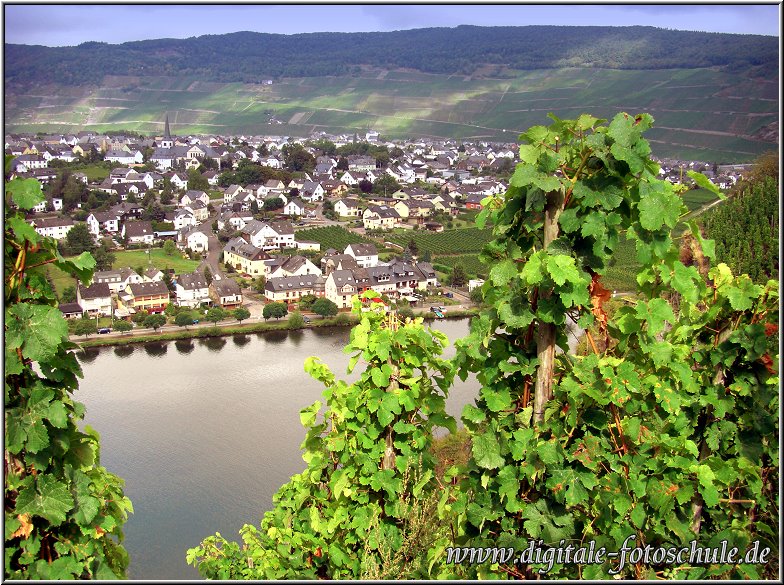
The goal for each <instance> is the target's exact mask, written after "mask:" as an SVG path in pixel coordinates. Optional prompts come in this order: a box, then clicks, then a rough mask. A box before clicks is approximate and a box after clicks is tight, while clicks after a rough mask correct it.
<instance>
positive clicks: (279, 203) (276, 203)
mask: <svg viewBox="0 0 784 585" xmlns="http://www.w3.org/2000/svg"><path fill="white" fill-rule="evenodd" d="M284 205H285V203H283V199H281V198H280V197H268V198H267V199H265V200H264V211H276V210H278V209H283V206H284Z"/></svg>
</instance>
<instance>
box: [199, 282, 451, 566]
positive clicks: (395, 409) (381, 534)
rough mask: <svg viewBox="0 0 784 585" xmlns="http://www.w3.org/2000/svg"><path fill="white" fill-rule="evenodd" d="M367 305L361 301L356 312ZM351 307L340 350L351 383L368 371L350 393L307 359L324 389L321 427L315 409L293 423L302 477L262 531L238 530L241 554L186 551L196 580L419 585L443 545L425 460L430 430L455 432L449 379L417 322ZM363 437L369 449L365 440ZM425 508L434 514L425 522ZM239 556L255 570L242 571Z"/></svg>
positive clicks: (205, 546) (434, 485)
mask: <svg viewBox="0 0 784 585" xmlns="http://www.w3.org/2000/svg"><path fill="white" fill-rule="evenodd" d="M375 294H376V293H374V292H372V291H370V292H369V294H366V295H365V299H366V301H365V302H368V301H369V299H370V298H372V297H373V296H375ZM360 305H361V301H359V300H358V301H357V306H356V307H355V312H356V314H357V315H359V316H360V317H361V322H360V324H359V325H358V326H357V327H355V328H354V329H353V330H352V332H351V340H350V342H349V344H348V346H347V348H346V351H347V352H350V353H351V354H352V358H351V361H350V366H349V372H350V371H351V370H353V368H354V365H355V364H356V363H357V362H358V360H359V359H360V358H362V359H363V361H365V362H367V368H366V370H365V372H363V373H362V374H361V376H360V377H359V379H358V381H357V382H354V383H352V384H348V383H346V382H343V381H339V380H336V379H335V375H334V374H333V373H332V372H331V371H330V370H329V369H328V368H327V367H326V365H324V364H323V363H322V362H321V361H320V360H318V359H317V358H308V360H307V361H306V363H305V369H306V371H307V372H308V373H309V374H310V375H311V376H312V377H313V378H315V379H316V380H318V381H319V382H321V383H322V384H324V386H325V388H327V389H329V390H328V391H327V392H325V394H324V396H325V397H326V401H327V404H326V412H325V413H324V415H323V419H322V420H321V421H320V420H319V418H320V411H321V409H322V403H321V402H320V401H319V402H315V403H314V404H312V405H311V406H309V407H306V408H304V409H302V411H301V413H300V420H301V422H302V424H303V426H304V427H305V429H306V439H305V442H304V443H303V449H304V450H305V454H304V456H303V457H304V459H305V460H306V461H307V462H308V463H307V468H306V469H305V471H304V472H303V473H301V474H298V475H295V476H294V477H292V478H291V480H290V481H289V482H288V483H287V484H286V485H284V486H282V487H281V488H280V490H278V493H277V494H276V495H275V497H274V501H275V505H274V508H273V509H272V510H270V511H269V512H267V513H266V514H265V515H264V519H263V520H262V523H261V528H258V527H254V526H250V525H246V526H244V527H243V528H242V530H241V534H242V535H243V541H244V542H245V543H246V544H245V545H244V548H241V547H240V545H239V544H237V543H233V542H228V541H226V540H225V539H224V538H223V537H221V536H220V535H215V536H211V537H208V538H206V539H205V540H204V541H203V542H202V543H201V545H200V546H199V547H197V548H194V549H191V550H190V551H188V554H187V559H188V562H189V563H191V564H193V565H195V566H197V567H198V568H199V571H200V573H201V574H202V575H204V576H206V577H208V578H211V577H217V576H218V575H222V576H223V577H227V578H231V579H239V578H245V579H260V578H269V577H271V576H272V575H275V576H277V577H278V578H286V577H294V576H296V577H298V578H311V579H317V578H321V579H358V578H361V576H363V575H366V574H370V573H374V572H375V571H378V572H379V573H381V578H386V577H387V576H388V575H390V573H391V574H392V575H395V574H396V573H395V572H394V571H401V572H404V573H405V574H407V575H410V576H411V578H417V577H420V578H421V577H422V576H424V575H427V574H428V562H427V560H425V559H426V557H427V554H428V553H427V551H428V549H430V550H432V549H431V547H432V546H433V545H434V544H435V545H436V546H438V545H442V544H444V543H445V542H446V535H447V533H448V532H449V528H450V527H449V525H448V523H446V522H443V521H439V519H438V518H437V517H436V513H435V508H436V505H437V500H438V498H439V497H440V496H441V492H442V490H441V489H440V488H439V485H438V482H437V481H436V480H435V478H434V471H435V461H434V459H433V457H432V455H431V454H430V452H429V447H430V444H431V442H432V440H433V432H434V429H435V428H436V427H437V426H442V427H447V428H451V429H454V428H455V427H454V425H455V421H454V419H452V418H451V417H450V416H449V415H448V414H447V413H446V411H445V408H444V405H445V395H444V393H445V391H446V389H447V388H448V386H449V384H450V382H451V377H452V373H451V370H450V367H449V364H448V362H447V361H446V360H443V359H442V358H441V357H440V355H441V353H442V351H443V349H444V347H446V345H447V341H446V338H445V336H444V335H443V334H442V333H440V332H437V331H433V330H430V329H426V328H425V327H424V326H423V324H422V320H421V319H416V320H411V321H407V322H402V321H400V320H398V319H397V318H394V317H393V318H391V319H390V318H389V317H388V316H387V314H386V312H385V311H384V308H383V307H382V306H381V305H380V304H378V303H372V302H371V303H370V305H369V306H368V307H367V308H368V310H367V311H364V312H363V311H360V310H359V309H360ZM367 429H373V431H372V432H373V436H374V437H377V438H374V439H366V438H363V437H366V432H367ZM358 486H362V487H361V488H359V487H358ZM426 502H430V506H432V507H430V508H429V510H430V512H429V513H428V512H427V511H426V510H428V505H427V504H426ZM416 517H426V518H427V520H426V521H424V522H422V521H420V522H419V523H418V524H419V525H420V526H422V527H423V526H425V525H426V526H427V529H426V533H422V532H420V531H419V530H416V532H415V529H413V528H412V526H413V525H414V524H417V522H416V521H415V518H416ZM317 519H318V520H317ZM321 526H330V527H331V529H329V530H323V531H322V530H321ZM370 540H373V543H372V544H370V542H369V541H370ZM248 556H252V557H253V558H254V559H255V560H254V563H252V564H251V563H248V562H247V557H248ZM434 558H435V557H434ZM398 563H399V564H398ZM393 564H394V565H395V567H394V568H393V567H392V566H391V565H393ZM387 571H389V573H387ZM376 574H377V573H376ZM390 578H392V577H390Z"/></svg>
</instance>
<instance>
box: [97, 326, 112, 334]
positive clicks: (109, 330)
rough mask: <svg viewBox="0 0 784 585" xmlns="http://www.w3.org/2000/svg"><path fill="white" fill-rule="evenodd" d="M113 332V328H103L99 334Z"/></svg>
mask: <svg viewBox="0 0 784 585" xmlns="http://www.w3.org/2000/svg"><path fill="white" fill-rule="evenodd" d="M111 332H112V328H111V327H101V328H100V329H99V330H98V333H111Z"/></svg>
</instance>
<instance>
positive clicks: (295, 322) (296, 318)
mask: <svg viewBox="0 0 784 585" xmlns="http://www.w3.org/2000/svg"><path fill="white" fill-rule="evenodd" d="M304 326H305V318H304V317H303V316H302V313H300V312H299V311H294V312H293V313H292V314H291V315H289V329H301V328H302V327H304Z"/></svg>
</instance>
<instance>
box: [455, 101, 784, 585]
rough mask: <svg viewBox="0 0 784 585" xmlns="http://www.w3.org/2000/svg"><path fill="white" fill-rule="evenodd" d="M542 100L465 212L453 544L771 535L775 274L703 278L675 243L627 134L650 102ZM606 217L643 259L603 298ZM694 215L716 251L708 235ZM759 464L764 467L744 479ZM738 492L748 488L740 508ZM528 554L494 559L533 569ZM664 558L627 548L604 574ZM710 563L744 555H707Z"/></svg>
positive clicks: (635, 137)
mask: <svg viewBox="0 0 784 585" xmlns="http://www.w3.org/2000/svg"><path fill="white" fill-rule="evenodd" d="M551 118H552V119H553V123H552V124H551V125H550V126H548V127H543V126H537V127H534V128H531V129H530V130H529V131H528V132H526V133H523V134H522V135H521V138H522V139H523V140H524V141H525V144H523V146H521V148H520V155H521V160H522V162H520V163H519V164H518V166H517V170H516V171H515V173H514V175H513V177H512V179H511V181H510V187H509V190H508V191H507V193H506V194H505V196H503V197H496V198H495V199H494V200H492V201H491V202H490V205H489V206H488V207H487V209H486V210H483V211H482V212H481V213H480V215H479V217H478V223H479V224H480V227H482V226H483V224H484V222H485V221H486V220H489V221H490V222H491V223H492V225H493V233H494V236H495V240H494V241H492V242H490V243H489V244H488V246H487V247H486V249H485V252H484V253H483V255H482V257H483V258H484V259H485V260H490V259H493V263H492V265H490V266H488V268H489V275H488V280H489V281H490V285H489V286H485V287H484V297H485V298H484V300H485V303H486V307H485V308H484V309H483V310H482V312H481V313H480V315H479V316H478V317H476V318H475V319H474V321H472V327H471V334H470V336H469V337H468V338H467V339H465V340H461V341H459V342H457V343H456V346H457V355H456V357H455V365H456V367H457V369H458V371H457V373H459V375H460V376H461V377H462V378H465V376H466V375H468V374H469V372H470V373H474V374H476V375H477V379H478V380H479V381H480V384H481V385H482V389H481V391H480V394H479V397H478V398H477V401H476V404H475V405H469V406H467V407H466V408H465V409H464V411H463V422H464V424H465V426H466V429H467V430H468V434H469V435H470V437H471V444H472V458H471V460H470V461H469V464H468V466H467V468H466V470H465V472H466V480H465V482H464V483H463V484H462V485H461V486H460V489H459V490H458V492H456V493H455V500H454V501H453V502H452V503H451V508H452V509H453V510H455V511H456V512H457V513H458V514H462V518H463V519H464V520H465V521H464V522H463V521H462V520H461V524H462V525H461V527H460V528H459V529H458V538H459V542H460V543H461V544H460V546H469V547H470V546H479V545H480V544H479V543H480V542H485V541H486V539H487V538H488V537H491V535H499V534H505V535H514V536H513V537H512V538H510V539H509V540H508V541H507V542H508V543H509V545H510V546H513V547H514V548H517V549H518V550H522V548H524V546H525V545H527V543H530V542H533V541H534V540H536V539H539V538H542V539H543V540H544V541H546V542H560V541H561V540H562V539H563V541H564V542H584V541H585V540H587V539H591V540H595V541H596V542H602V543H603V546H607V547H608V549H609V548H611V549H613V550H620V549H621V547H622V546H623V543H624V542H627V544H628V542H629V541H628V540H627V539H628V538H629V536H630V535H634V536H635V537H636V538H637V542H645V543H646V545H650V546H652V547H657V546H664V545H665V543H667V545H668V546H669V545H675V546H687V545H688V543H689V542H690V541H696V543H697V544H698V546H708V543H710V542H715V541H716V540H718V539H720V538H722V537H723V536H720V535H725V534H730V533H731V534H733V538H734V539H735V542H739V543H748V542H752V541H755V540H759V541H761V542H764V543H765V546H770V547H771V549H775V547H777V546H778V545H777V544H776V542H775V537H771V536H772V535H774V534H776V532H775V530H774V529H773V528H772V527H773V526H775V525H777V523H778V510H777V507H776V506H777V504H776V502H777V496H775V495H774V494H773V490H772V489H771V488H772V486H773V485H776V484H777V482H778V471H777V469H778V464H777V463H776V462H775V461H776V460H777V459H778V453H777V450H776V452H773V451H769V450H768V449H767V448H766V446H765V445H769V444H770V445H772V444H775V442H776V441H775V439H774V437H775V435H776V434H777V430H776V429H777V426H776V425H777V422H776V420H777V415H776V410H777V408H778V389H777V388H776V387H775V385H777V384H778V378H777V373H776V370H775V368H774V367H773V364H774V363H776V362H777V359H778V355H777V349H776V346H777V341H775V340H774V338H775V337H776V336H775V335H772V334H773V332H774V331H775V330H776V327H775V326H774V324H775V322H776V321H777V320H778V309H777V308H775V306H776V305H777V303H778V300H777V299H778V283H777V282H776V281H773V280H771V281H768V283H766V284H765V285H756V284H753V283H752V282H751V280H750V279H749V278H748V276H746V275H741V276H735V275H733V274H732V272H731V270H730V269H729V268H728V267H727V266H726V265H725V264H718V265H716V266H714V267H713V268H710V269H709V271H708V274H707V278H706V277H704V276H703V275H702V274H701V273H700V271H699V269H698V268H697V267H696V266H686V265H685V264H683V263H682V262H681V261H680V259H679V250H678V246H677V245H676V244H675V242H674V241H673V239H672V230H673V229H674V228H675V227H676V226H677V224H678V221H679V218H680V217H681V215H682V214H684V213H685V211H686V206H685V205H684V204H683V202H682V200H681V198H680V197H679V196H678V195H677V194H676V193H675V192H674V190H673V188H672V185H671V184H670V183H668V182H666V181H662V180H659V179H658V171H659V165H658V164H656V163H655V162H654V161H652V160H651V158H650V146H649V145H648V142H647V141H646V140H644V139H643V138H642V133H643V132H644V131H646V130H647V129H648V128H650V127H651V125H652V121H653V120H652V118H651V117H650V116H648V115H646V114H642V115H637V116H630V115H628V114H619V115H617V116H615V118H613V120H612V121H611V122H610V123H609V124H607V125H605V121H603V120H598V119H596V118H593V117H591V116H588V115H583V116H580V118H578V119H577V120H560V119H558V118H556V117H554V116H552V115H551ZM690 176H692V178H693V179H694V180H695V181H696V182H697V183H698V184H700V185H701V186H703V187H704V188H710V187H709V185H710V183H709V182H708V181H707V179H706V178H705V177H703V176H702V175H698V174H697V173H690ZM714 190H715V188H714ZM716 192H717V191H716ZM521 210H526V213H521ZM621 234H625V236H626V237H629V238H631V239H633V240H634V243H635V248H636V251H637V257H638V258H640V260H641V262H642V267H641V269H640V271H639V272H638V274H637V278H636V281H637V283H638V288H637V291H635V292H636V295H635V296H634V297H633V300H631V301H630V302H629V303H624V304H623V306H621V307H620V308H617V309H616V310H614V311H611V310H609V307H608V301H609V299H610V298H611V294H610V292H609V291H608V290H606V289H605V288H604V286H603V283H602V278H603V276H604V275H605V274H606V273H607V269H608V266H609V260H610V259H611V258H612V257H613V254H614V253H615V252H616V250H617V247H618V243H619V241H620V236H621ZM692 234H693V236H694V238H695V241H696V244H695V250H699V253H700V254H701V255H703V256H704V257H705V260H706V262H715V260H716V256H715V253H714V250H713V247H714V245H713V242H710V241H708V240H705V239H703V238H702V236H701V234H700V233H699V230H696V229H695V230H692ZM741 291H746V292H741ZM567 320H570V321H571V320H574V321H576V322H577V323H578V324H579V326H580V327H582V328H584V329H585V330H586V337H587V340H588V343H589V346H590V348H591V353H590V355H587V356H572V355H569V348H568V345H567V335H566V321H567ZM765 321H767V323H764V322H765ZM766 331H767V333H768V334H766ZM559 350H560V351H559ZM765 364H767V366H766V365H765ZM772 384H774V386H771V385H772ZM771 405H773V406H772V407H771ZM678 421H681V422H680V423H679V422H678ZM718 437H721V439H720V440H716V439H717V438H718ZM730 437H732V438H730ZM752 444H753V445H755V446H756V449H755V453H754V455H753V456H752V457H751V458H749V457H748V455H749V452H748V451H747V450H746V448H745V447H743V445H752ZM534 470H535V471H534ZM709 470H710V471H709ZM730 470H732V471H730ZM771 474H772V475H773V476H775V477H776V478H777V479H776V480H774V483H773V484H769V485H768V486H766V485H765V484H764V483H760V482H758V480H757V479H756V478H761V477H770V476H771ZM738 501H748V502H751V501H753V502H754V510H755V511H754V522H751V521H750V520H751V512H750V510H749V509H748V508H743V507H741V506H738V505H737V503H736V504H733V503H732V502H738ZM769 542H770V543H771V544H770V545H769V544H768V543H769ZM539 566H541V565H534V566H533V567H530V566H511V565H508V566H507V567H505V568H504V569H503V570H504V574H508V575H510V576H511V577H513V578H521V579H522V578H533V577H534V576H535V575H534V571H535V570H537V569H538V567H539ZM617 568H618V566H617V564H615V563H604V564H597V565H593V566H591V567H588V566H586V567H582V568H578V567H575V566H573V565H571V566H569V565H563V566H561V567H559V568H552V567H550V569H549V572H548V577H549V578H572V579H573V578H577V577H578V576H579V577H582V578H587V579H607V578H610V577H611V573H610V571H611V570H615V569H617ZM683 568H684V570H688V572H689V573H688V574H689V575H690V576H692V577H695V578H698V576H702V575H706V574H707V567H696V566H694V567H690V568H687V567H683ZM663 571H664V572H663ZM667 571H669V568H667V567H663V566H662V565H658V566H657V565H656V564H655V563H647V564H643V563H637V564H633V563H627V565H626V566H625V567H624V568H623V569H622V570H620V572H619V574H618V577H619V578H653V577H655V576H657V575H659V576H663V575H671V574H672V573H669V572H667ZM710 573H711V575H713V576H714V577H720V576H721V577H725V578H741V577H742V576H743V575H745V574H747V573H748V571H747V570H746V569H745V568H743V567H742V566H740V565H731V564H723V565H721V564H718V563H716V564H713V565H711V567H710ZM755 574H756V572H755Z"/></svg>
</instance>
